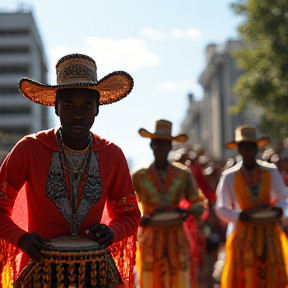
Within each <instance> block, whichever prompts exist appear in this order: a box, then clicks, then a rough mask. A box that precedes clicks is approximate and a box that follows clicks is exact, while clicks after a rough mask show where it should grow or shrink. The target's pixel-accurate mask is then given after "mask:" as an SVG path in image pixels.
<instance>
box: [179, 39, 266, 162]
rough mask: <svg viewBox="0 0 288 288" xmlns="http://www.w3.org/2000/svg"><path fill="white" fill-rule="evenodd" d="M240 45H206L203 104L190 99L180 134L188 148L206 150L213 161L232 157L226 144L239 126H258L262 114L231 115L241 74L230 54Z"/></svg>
mask: <svg viewBox="0 0 288 288" xmlns="http://www.w3.org/2000/svg"><path fill="white" fill-rule="evenodd" d="M241 47H242V43H241V42H240V41H227V42H226V43H225V44H224V45H223V46H216V45H208V46H207V48H206V67H205V69H204V71H203V72H202V74H201V76H200V78H199V83H200V84H201V86H202V87H203V91H204V95H203V98H202V99H203V100H202V101H200V102H199V101H198V102H197V101H195V100H194V99H193V97H191V95H188V97H189V108H188V112H187V115H186V118H185V120H184V122H183V124H182V129H181V131H182V132H183V133H187V134H188V135H189V139H190V140H189V141H190V142H191V143H190V144H193V145H196V146H197V145H198V146H199V147H201V148H202V149H205V150H207V151H208V152H209V154H211V155H212V156H213V157H215V158H216V159H227V158H229V157H231V156H233V155H235V152H234V151H231V150H230V149H227V148H226V147H225V143H226V142H229V141H232V140H233V139H234V133H235V129H236V128H237V127H238V126H239V125H242V124H253V125H255V126H256V127H257V126H258V124H259V121H260V117H261V114H262V110H261V108H259V107H252V106H251V107H249V108H248V109H247V110H246V111H244V112H242V113H238V114H232V113H231V112H230V108H231V107H233V106H235V104H236V95H235V93H233V88H234V86H235V84H236V81H237V80H238V78H239V77H240V76H241V74H242V73H243V71H241V69H239V67H237V65H236V61H235V59H234V58H233V55H232V53H233V51H234V50H236V49H241Z"/></svg>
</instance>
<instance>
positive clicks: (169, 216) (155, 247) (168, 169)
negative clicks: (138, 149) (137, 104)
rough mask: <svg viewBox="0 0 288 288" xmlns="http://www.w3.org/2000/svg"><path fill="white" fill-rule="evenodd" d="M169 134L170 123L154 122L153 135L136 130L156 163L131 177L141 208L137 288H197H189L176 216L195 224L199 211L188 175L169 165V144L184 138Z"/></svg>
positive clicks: (186, 260)
mask: <svg viewBox="0 0 288 288" xmlns="http://www.w3.org/2000/svg"><path fill="white" fill-rule="evenodd" d="M171 131H172V123H171V122H169V121H167V120H158V121H156V125H155V132H154V133H150V132H148V131H147V130H146V129H143V128H142V129H140V130H139V134H140V135H141V136H142V137H146V138H149V139H151V142H150V147H151V149H152V151H153V153H154V157H155V160H154V162H153V163H152V164H151V165H149V167H148V168H142V169H140V170H138V171H136V172H135V173H134V174H133V175H132V181H133V184H134V187H135V190H136V194H137V196H138V200H139V202H140V205H141V206H140V207H142V219H141V224H140V225H141V227H140V231H139V236H138V237H139V238H138V243H139V249H138V250H137V253H139V254H138V256H139V257H138V256H137V261H136V264H137V268H138V273H139V287H140V288H160V287H161V288H172V287H181V288H186V287H189V288H190V287H197V283H194V284H193V285H192V283H191V282H192V281H191V274H190V265H191V258H190V248H189V244H188V240H187V236H186V234H185V232H184V229H183V225H182V224H183V223H182V222H183V215H181V213H180V212H184V213H185V214H186V216H187V214H193V215H194V217H196V218H200V217H201V215H202V213H203V210H204V206H203V203H202V202H203V201H202V198H201V197H199V192H198V188H197V186H196V183H195V181H194V178H193V175H192V173H191V172H190V171H189V169H188V168H187V167H186V166H185V165H182V164H180V163H170V162H169V161H168V154H169V152H170V151H171V149H172V141H175V142H180V143H183V142H185V141H186V140H187V135H185V134H180V135H178V136H172V135H171ZM182 199H186V200H187V202H189V207H188V209H187V210H184V209H183V210H182V209H179V203H180V201H181V200H182Z"/></svg>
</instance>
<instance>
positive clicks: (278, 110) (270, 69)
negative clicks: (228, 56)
mask: <svg viewBox="0 0 288 288" xmlns="http://www.w3.org/2000/svg"><path fill="white" fill-rule="evenodd" d="M232 9H233V10H234V11H235V13H236V14H238V15H242V16H244V19H245V20H244V22H243V23H242V24H241V25H240V26H239V27H238V31H239V33H240V38H241V40H242V41H243V43H244V49H241V50H237V51H235V52H234V56H235V58H236V61H237V63H238V65H239V67H240V68H241V69H243V70H244V71H245V73H244V74H243V75H242V76H241V77H239V79H238V81H237V83H236V86H235V89H234V91H235V92H236V95H237V100H238V104H237V106H236V107H235V108H236V109H234V112H235V111H236V112H239V111H242V110H244V109H245V108H246V107H247V106H248V105H250V104H256V105H260V106H261V107H262V108H263V109H264V115H263V121H262V125H261V126H262V127H263V128H264V129H265V127H264V126H265V125H266V126H267V129H268V127H269V128H270V129H271V127H272V130H273V134H274V135H273V136H274V137H276V136H277V135H278V138H281V139H283V138H285V137H287V136H288V29H287V28H288V1H287V0H273V1H271V0H261V1H259V0H238V1H237V2H236V3H234V4H232ZM270 131H271V130H270ZM266 132H268V133H269V131H266ZM270 135H271V133H270ZM271 136H272V135H271Z"/></svg>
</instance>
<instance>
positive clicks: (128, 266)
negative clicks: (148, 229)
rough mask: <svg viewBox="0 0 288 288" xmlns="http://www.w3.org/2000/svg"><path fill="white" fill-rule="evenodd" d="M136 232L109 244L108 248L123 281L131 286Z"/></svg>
mask: <svg viewBox="0 0 288 288" xmlns="http://www.w3.org/2000/svg"><path fill="white" fill-rule="evenodd" d="M136 239H137V233H135V234H134V235H131V236H129V237H127V238H125V239H123V240H121V241H119V242H115V243H113V244H112V245H111V246H109V250H110V252H111V254H112V256H113V258H114V261H115V264H116V266H117V268H118V270H119V273H120V275H121V278H122V280H123V282H124V283H127V282H128V283H129V287H133V283H134V277H133V267H134V265H135V255H136Z"/></svg>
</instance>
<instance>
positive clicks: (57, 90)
mask: <svg viewBox="0 0 288 288" xmlns="http://www.w3.org/2000/svg"><path fill="white" fill-rule="evenodd" d="M56 74H57V85H45V84H42V83H38V82H36V81H33V80H31V79H28V78H22V79H21V80H20V82H19V89H20V91H21V92H22V94H23V95H24V96H25V97H27V98H28V99H29V100H31V101H33V102H35V103H37V104H40V105H45V106H54V107H55V113H56V115H57V116H59V118H60V123H61V125H60V127H56V128H53V129H50V130H45V131H39V132H36V133H33V134H31V135H27V136H25V137H24V138H23V139H21V140H20V141H19V142H18V143H17V144H16V146H15V147H14V148H13V150H12V151H11V153H10V154H9V155H8V156H7V157H6V159H5V160H4V162H3V164H2V166H1V168H0V238H1V240H0V251H4V257H3V258H1V259H4V260H5V261H6V263H2V262H1V264H4V266H5V264H11V265H12V267H13V268H15V267H16V265H15V257H13V256H15V253H10V254H9V252H10V251H14V252H15V250H13V249H12V248H9V247H11V246H13V247H17V248H19V249H21V250H22V251H23V252H25V253H23V256H22V259H21V263H20V271H21V270H22V268H23V267H24V266H25V265H26V264H27V263H28V261H29V259H31V260H33V261H35V262H38V263H39V262H41V260H42V254H41V250H47V249H48V248H49V247H50V246H51V239H54V238H57V237H60V236H66V237H70V238H71V239H74V238H88V239H91V240H93V241H95V242H97V243H98V244H99V245H101V247H102V248H105V247H108V246H109V247H110V248H111V251H113V253H114V254H113V253H112V254H113V256H115V257H114V260H115V261H116V264H118V266H117V268H116V270H115V269H114V270H115V271H117V269H119V272H118V271H117V272H115V273H116V275H110V274H109V273H110V272H109V271H110V270H109V269H110V268H111V267H112V266H113V265H115V264H112V266H110V268H109V269H108V268H107V269H108V271H106V272H107V275H108V276H107V277H108V278H107V279H106V278H105V279H104V280H103V279H102V278H101V281H102V280H103V281H104V282H105V283H106V285H104V284H103V286H101V287H108V286H109V287H116V286H117V285H118V284H120V283H123V282H124V281H129V279H130V276H131V275H130V273H131V272H132V270H133V263H134V256H135V254H133V249H132V250H131V245H132V246H133V243H134V245H135V240H136V238H135V237H136V232H137V229H138V226H139V222H140V211H139V208H138V204H137V201H136V197H135V193H134V187H133V184H132V181H131V177H130V173H129V169H128V165H127V162H126V159H125V157H124V155H123V152H122V151H121V149H120V148H119V147H118V146H116V145H115V144H113V143H111V142H109V141H107V140H105V139H103V138H101V137H99V136H98V135H96V134H94V133H92V132H91V131H90V128H91V127H92V125H93V123H94V119H95V116H97V115H98V113H99V105H104V104H110V103H114V102H116V101H119V100H121V99H123V98H124V97H126V96H127V95H128V94H129V93H130V92H131V90H132V88H133V83H134V82H133V79H132V77H131V76H130V75H129V74H128V73H126V72H123V71H116V72H112V73H110V74H109V75H107V76H105V77H104V78H102V79H100V80H98V79H97V66H96V63H95V61H94V60H93V59H92V58H91V57H89V56H87V55H83V54H70V55H66V56H64V57H62V58H61V59H60V60H59V61H58V63H57V65H56ZM21 189H24V190H25V193H26V199H27V210H28V230H25V229H23V228H21V227H19V226H18V225H16V223H15V222H14V221H13V220H12V218H11V214H12V211H13V206H14V203H15V201H16V198H17V195H18V193H19V191H20V190H21ZM105 205H106V206H107V212H108V215H109V217H110V222H108V223H106V224H104V223H102V222H101V218H102V215H103V211H104V206H105ZM16 212H17V211H16ZM21 217H22V219H25V217H27V215H21ZM7 243H9V245H10V246H9V247H8V245H7ZM127 243H130V244H129V245H128V244H127ZM5 245H6V246H5ZM128 250H129V251H128ZM125 251H126V252H127V253H126V254H125ZM0 253H1V252H0ZM7 254H8V255H7ZM13 254H14V255H13ZM124 254H125V256H124ZM0 256H1V255H0ZM2 256H3V255H2ZM9 257H10V259H9ZM121 257H122V260H121ZM128 258H130V262H126V266H125V267H124V265H121V264H120V265H119V263H122V264H123V263H124V261H125V259H126V260H127V259H128ZM84 260H85V259H83V261H84ZM110 264H111V263H110ZM97 265H98V264H97ZM105 265H106V264H105ZM0 266H1V265H0ZM45 267H46V266H45ZM105 267H106V266H105ZM46 268H47V267H46ZM46 268H45V269H46ZM43 269H44V268H43ZM45 269H44V270H45ZM59 269H60V268H59ZM61 269H62V268H61ZM63 269H64V268H63ZM65 269H66V268H65ZM91 269H92V268H91ZM97 269H98V268H97ZM99 269H100V268H99ZM46 270H47V269H46ZM46 270H45V271H46ZM65 271H66V270H65ZM1 272H2V271H1ZM46 272H47V271H46ZM29 273H30V272H29ZM47 273H48V272H47ZM63 273H64V272H63ZM65 273H66V272H65ZM67 273H68V272H67ZM67 273H66V274H67ZM87 273H88V271H87ZM99 273H100V272H99ZM99 273H98V274H97V273H96V276H95V277H96V280H95V281H97V277H98V276H99V275H100V274H99ZM101 273H102V272H101ZM111 273H112V272H111ZM115 273H114V274H115ZM16 275H17V272H16V271H14V274H13V276H14V277H15V276H16ZM47 275H49V273H48V274H47ZM87 275H88V276H87ZM91 275H92V273H91ZM105 275H106V274H105ZM72 276H73V273H72ZM72 276H71V277H72ZM86 276H87V277H88V279H86V284H87V283H90V282H89V281H90V280H89V277H90V276H89V274H86ZM112 276H113V277H112ZM39 277H40V276H39ZM47 277H48V276H47ZM63 277H64V278H63V279H67V275H66V276H65V275H63ZM71 277H70V279H72V278H71ZM73 277H74V278H75V277H76V276H75V275H74V276H73ZM91 277H92V276H91ZM91 277H90V278H91ZM93 277H94V276H93ZM99 277H102V276H101V275H100V276H99ZM105 277H106V276H105ZM44 278H45V277H44ZM112 278H113V280H111V279H112ZM39 279H41V277H40V278H39ZM61 279H62V278H61V277H60V276H59V279H58V280H59V281H60V280H61ZM91 279H92V278H91ZM93 279H94V278H93ZM43 281H44V280H43ZM69 281H70V280H69ZM71 281H72V280H71ZM78 281H80V280H79V279H78ZM91 281H92V280H91ZM93 281H94V280H93ZM104 282H103V283H104ZM86 284H85V285H86ZM39 285H40V284H39ZM43 285H44V284H43ZM45 285H46V284H45ZM57 285H58V284H57ZM59 285H60V286H61V285H62V284H59ZM63 285H64V284H63ZM67 285H68V284H67ZM87 285H88V284H87ZM89 285H90V284H89ZM91 285H92V284H91ZM92 286H93V285H92ZM63 287H64V286H63ZM79 287H80V286H79Z"/></svg>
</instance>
